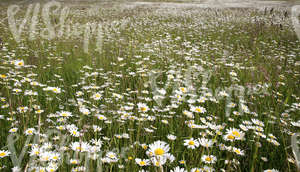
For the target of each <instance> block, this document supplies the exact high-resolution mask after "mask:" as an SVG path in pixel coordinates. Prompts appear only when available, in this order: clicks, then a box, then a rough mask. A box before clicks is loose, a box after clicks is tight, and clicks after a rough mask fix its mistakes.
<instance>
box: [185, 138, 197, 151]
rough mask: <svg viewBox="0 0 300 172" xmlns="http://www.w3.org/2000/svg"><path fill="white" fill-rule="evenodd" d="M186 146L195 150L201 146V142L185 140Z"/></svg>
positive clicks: (192, 139)
mask: <svg viewBox="0 0 300 172" xmlns="http://www.w3.org/2000/svg"><path fill="white" fill-rule="evenodd" d="M184 146H187V148H189V149H195V148H196V147H198V146H199V142H198V141H197V140H195V139H194V138H190V139H186V140H184Z"/></svg>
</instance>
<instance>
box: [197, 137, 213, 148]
mask: <svg viewBox="0 0 300 172" xmlns="http://www.w3.org/2000/svg"><path fill="white" fill-rule="evenodd" d="M199 143H200V145H201V146H203V147H206V148H209V147H212V146H213V144H214V141H212V140H209V139H206V138H201V139H199Z"/></svg>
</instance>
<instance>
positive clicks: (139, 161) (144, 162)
mask: <svg viewBox="0 0 300 172" xmlns="http://www.w3.org/2000/svg"><path fill="white" fill-rule="evenodd" d="M135 162H136V163H137V164H138V165H139V166H141V167H143V166H147V165H150V160H149V159H140V158H136V159H135Z"/></svg>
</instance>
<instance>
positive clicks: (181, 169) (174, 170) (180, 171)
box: [170, 166, 187, 172]
mask: <svg viewBox="0 0 300 172" xmlns="http://www.w3.org/2000/svg"><path fill="white" fill-rule="evenodd" d="M170 172H187V171H186V170H185V169H184V168H180V167H178V166H177V167H175V168H174V169H173V170H171V171H170Z"/></svg>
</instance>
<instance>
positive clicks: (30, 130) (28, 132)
mask: <svg viewBox="0 0 300 172" xmlns="http://www.w3.org/2000/svg"><path fill="white" fill-rule="evenodd" d="M34 133H35V129H34V128H28V129H27V130H26V131H25V134H26V135H33V134H34Z"/></svg>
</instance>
